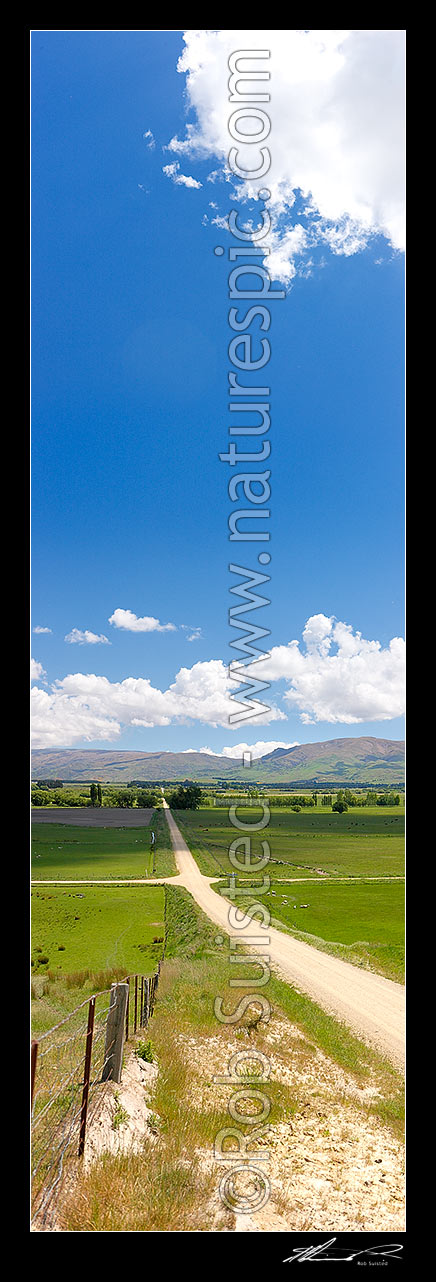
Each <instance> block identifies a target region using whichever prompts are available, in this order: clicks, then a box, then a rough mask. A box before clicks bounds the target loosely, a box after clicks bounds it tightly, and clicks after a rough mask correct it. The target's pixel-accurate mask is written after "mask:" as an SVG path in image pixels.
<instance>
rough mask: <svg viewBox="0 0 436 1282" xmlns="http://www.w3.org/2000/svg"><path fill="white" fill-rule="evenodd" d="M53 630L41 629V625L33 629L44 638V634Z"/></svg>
mask: <svg viewBox="0 0 436 1282" xmlns="http://www.w3.org/2000/svg"><path fill="white" fill-rule="evenodd" d="M51 630H52V629H51V628H40V627H39V625H37V626H36V628H33V632H37V633H38V635H39V636H42V634H43V633H44V632H51Z"/></svg>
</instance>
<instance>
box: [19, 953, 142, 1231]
mask: <svg viewBox="0 0 436 1282" xmlns="http://www.w3.org/2000/svg"><path fill="white" fill-rule="evenodd" d="M159 971H160V963H159V964H158V969H157V971H156V972H155V974H154V975H127V976H126V978H125V980H124V981H123V982H122V983H116V984H112V985H111V988H109V989H104V990H103V991H101V992H98V993H94V994H93V995H92V996H91V997H89V998H87V999H86V1001H84V1002H81V1004H80V1006H77V1007H76V1008H75V1010H73V1011H71V1013H70V1014H69V1015H66V1016H65V1018H64V1019H62V1020H60V1022H59V1023H58V1024H56V1025H55V1026H54V1028H50V1029H48V1031H47V1032H46V1033H42V1034H41V1036H40V1037H39V1038H38V1040H37V1041H33V1042H32V1047H31V1096H32V1113H31V1148H32V1152H31V1175H32V1209H31V1223H32V1225H33V1226H37V1227H40V1228H47V1227H48V1226H49V1225H50V1223H51V1222H52V1220H53V1217H54V1213H55V1209H56V1203H57V1198H58V1194H59V1191H60V1187H61V1185H62V1183H63V1180H64V1178H65V1175H66V1170H67V1167H68V1165H69V1164H70V1160H71V1159H75V1158H81V1157H82V1156H83V1153H84V1149H85V1139H86V1129H87V1125H89V1123H90V1122H91V1121H92V1118H93V1117H94V1115H95V1113H96V1111H97V1109H98V1108H99V1106H100V1102H101V1099H102V1097H103V1095H104V1093H105V1091H106V1089H107V1086H108V1084H109V1082H111V1081H118V1082H119V1081H120V1080H121V1066H122V1056H123V1047H124V1044H125V1042H126V1041H127V1040H128V1039H129V1037H130V1036H132V1034H133V1035H134V1034H135V1033H136V1032H137V1031H138V1030H139V1029H140V1028H145V1027H146V1026H147V1024H148V1022H149V1020H150V1019H151V1016H152V1014H153V1010H154V1005H155V1001H156V993H157V987H158V982H159Z"/></svg>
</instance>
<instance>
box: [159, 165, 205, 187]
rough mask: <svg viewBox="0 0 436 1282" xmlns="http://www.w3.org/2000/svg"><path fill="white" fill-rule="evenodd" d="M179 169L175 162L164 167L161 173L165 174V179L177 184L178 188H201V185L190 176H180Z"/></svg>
mask: <svg viewBox="0 0 436 1282" xmlns="http://www.w3.org/2000/svg"><path fill="white" fill-rule="evenodd" d="M179 169H180V165H179V162H178V160H175V161H174V163H173V164H172V165H164V166H163V170H162V172H163V173H164V174H166V176H167V178H171V181H172V182H173V183H177V184H178V186H181V187H196V188H199V187H202V186H203V183H200V182H197V179H196V178H192V176H191V174H180V173H179Z"/></svg>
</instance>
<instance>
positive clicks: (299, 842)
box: [174, 807, 404, 879]
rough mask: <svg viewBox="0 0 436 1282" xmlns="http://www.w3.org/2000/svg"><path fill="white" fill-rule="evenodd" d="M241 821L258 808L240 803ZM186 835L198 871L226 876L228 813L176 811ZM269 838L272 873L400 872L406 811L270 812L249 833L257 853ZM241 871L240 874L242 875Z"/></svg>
mask: <svg viewBox="0 0 436 1282" xmlns="http://www.w3.org/2000/svg"><path fill="white" fill-rule="evenodd" d="M237 814H238V816H239V818H240V820H241V821H242V820H244V819H246V821H247V823H254V822H256V820H258V819H260V818H261V814H262V812H261V810H260V809H257V810H256V809H255V808H254V807H250V809H249V810H247V809H245V810H244V809H242V808H239V807H238V810H237ZM174 818H175V820H176V823H178V825H179V827H180V829H181V831H182V832H183V835H184V837H185V840H186V841H187V842H188V845H189V847H190V849H191V851H192V854H193V855H194V858H195V859H196V861H197V863H198V866H199V868H200V870H201V872H202V873H205V874H206V876H209V877H217V876H226V875H228V873H229V872H232V871H234V869H233V868H232V866H231V864H230V862H229V858H228V849H229V846H230V843H231V842H232V841H233V840H234V839H235V837H237V836H238V830H237V829H236V828H234V827H232V825H231V823H230V821H229V819H228V817H227V815H226V816H223V814H222V813H221V814H220V813H217V812H216V810H215V809H214V808H212V807H211V808H210V810H199V811H187V810H182V811H175V812H174ZM262 839H268V841H269V845H270V850H271V858H270V861H269V863H268V872H269V875H270V876H271V877H273V878H274V879H276V878H282V877H284V878H286V879H289V878H290V877H305V876H310V877H313V876H314V875H315V876H317V875H320V876H321V875H322V874H325V873H327V874H328V875H330V876H332V875H334V874H336V875H337V876H345V877H350V876H359V877H370V876H372V877H376V876H385V877H386V876H402V874H403V873H404V814H400V815H399V814H398V813H397V814H393V813H392V812H389V814H386V813H385V812H384V811H383V810H382V809H379V811H378V813H377V814H366V813H365V812H362V811H360V812H357V813H356V812H355V811H354V812H353V811H348V812H347V813H345V814H343V815H339V814H337V813H330V812H329V813H327V814H321V813H319V812H318V813H316V812H314V811H313V810H309V811H308V812H307V813H303V812H301V813H300V814H295V813H294V812H293V811H283V810H279V811H272V812H271V817H270V820H269V823H268V826H267V828H265V829H263V830H261V831H260V832H258V833H255V834H253V843H252V849H253V853H254V854H255V853H256V851H259V853H260V844H259V843H260V840H262ZM240 875H241V876H243V874H240Z"/></svg>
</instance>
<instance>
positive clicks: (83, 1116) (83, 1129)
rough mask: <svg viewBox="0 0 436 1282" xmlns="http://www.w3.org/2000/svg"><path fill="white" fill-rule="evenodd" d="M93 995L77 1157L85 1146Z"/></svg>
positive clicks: (91, 1007)
mask: <svg viewBox="0 0 436 1282" xmlns="http://www.w3.org/2000/svg"><path fill="white" fill-rule="evenodd" d="M94 1012H95V997H91V998H90V1002H89V1007H88V1027H87V1030H86V1042H85V1069H84V1073H83V1092H82V1107H81V1110H80V1134H79V1157H82V1154H83V1150H84V1148H85V1135H86V1118H87V1113H88V1096H89V1079H90V1076H91V1052H92V1035H93V1032H94Z"/></svg>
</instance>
